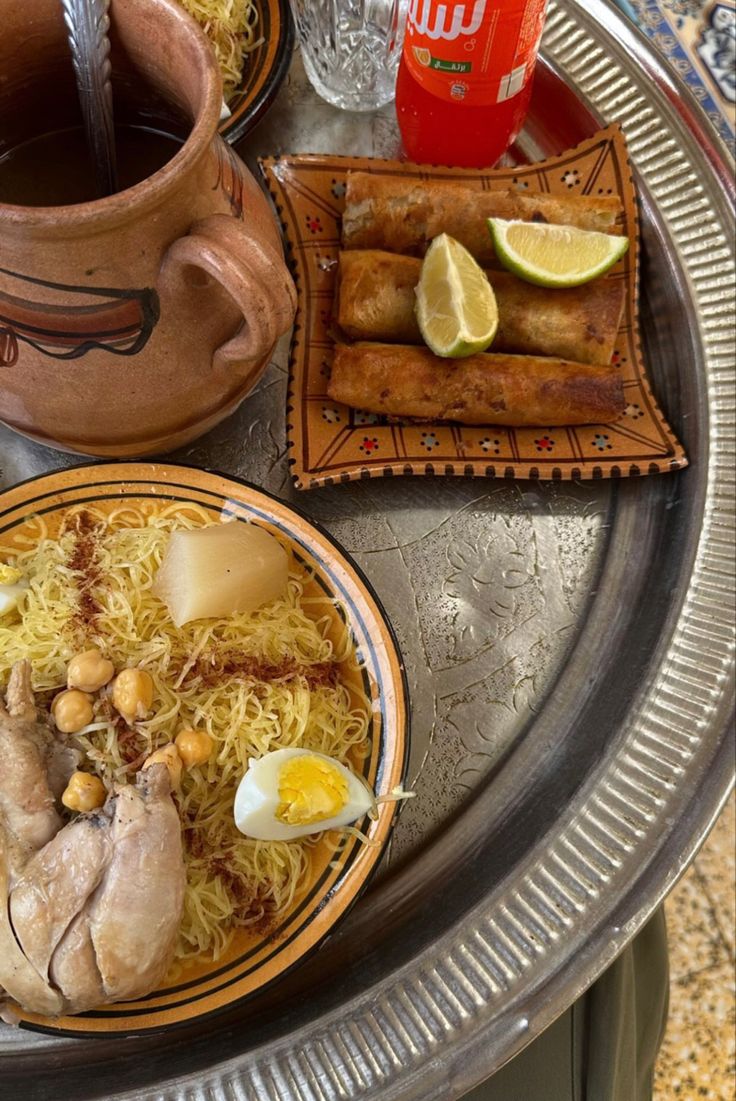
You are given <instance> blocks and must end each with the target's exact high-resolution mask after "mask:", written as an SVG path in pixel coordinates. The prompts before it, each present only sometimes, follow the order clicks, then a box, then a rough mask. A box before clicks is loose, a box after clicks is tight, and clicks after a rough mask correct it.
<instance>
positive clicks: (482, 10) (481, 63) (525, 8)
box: [404, 0, 546, 107]
mask: <svg viewBox="0 0 736 1101" xmlns="http://www.w3.org/2000/svg"><path fill="white" fill-rule="evenodd" d="M545 6H546V0H508V2H502V0H444V2H442V3H440V2H439V0H411V2H410V4H409V16H408V21H407V26H406V36H405V38H404V63H405V64H406V67H407V68H408V70H409V72H410V73H411V75H412V76H413V77H414V79H415V80H416V81H417V83H418V84H421V85H422V87H423V88H425V89H426V90H427V91H428V92H431V93H432V94H433V95H435V96H438V97H439V98H440V99H444V100H447V101H448V102H451V103H464V104H467V105H468V106H471V107H487V106H489V105H490V104H494V103H501V102H503V100H506V99H511V98H512V97H513V96H515V95H517V94H518V93H519V92H520V91H521V90H522V88H523V87H524V85H525V84H526V83H527V81H528V80H529V78H530V77H531V75H532V73H533V72H534V65H535V62H536V60H537V50H538V49H539V40H540V38H541V37H542V27H543V25H544V12H545Z"/></svg>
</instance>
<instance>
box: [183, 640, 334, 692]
mask: <svg viewBox="0 0 736 1101" xmlns="http://www.w3.org/2000/svg"><path fill="white" fill-rule="evenodd" d="M182 668H185V666H182ZM297 677H301V678H303V679H304V680H305V681H306V682H307V684H308V686H309V688H310V689H315V688H333V687H334V686H335V684H336V683H337V679H338V666H337V664H336V662H332V661H321V662H316V663H315V664H314V665H304V664H302V663H301V662H298V661H295V660H294V659H293V658H290V657H284V658H282V659H281V660H280V661H279V662H270V661H266V660H265V659H263V658H258V657H253V656H252V655H251V654H243V653H241V652H239V651H237V650H235V651H231V652H230V653H229V654H225V655H223V656H215V655H214V654H210V655H207V654H201V655H200V656H199V657H198V658H197V659H196V661H195V662H194V663H193V664H192V666H191V667H190V668H188V669H187V670H186V672H185V673H184V676H183V678H182V683H183V684H186V683H187V682H190V681H193V680H199V681H200V682H201V684H202V687H204V688H215V687H217V686H218V685H220V684H223V683H225V682H226V681H229V680H255V681H262V682H265V683H271V682H272V681H288V680H294V679H296V678H297Z"/></svg>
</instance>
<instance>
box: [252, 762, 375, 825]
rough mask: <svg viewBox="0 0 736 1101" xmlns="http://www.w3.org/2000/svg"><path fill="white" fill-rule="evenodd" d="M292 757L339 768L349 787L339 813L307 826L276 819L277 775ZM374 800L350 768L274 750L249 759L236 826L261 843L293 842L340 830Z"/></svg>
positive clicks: (367, 808) (364, 810)
mask: <svg viewBox="0 0 736 1101" xmlns="http://www.w3.org/2000/svg"><path fill="white" fill-rule="evenodd" d="M292 757H319V758H321V759H322V760H323V761H328V762H329V763H330V764H331V765H332V766H333V767H334V768H336V769H338V770H339V771H340V773H341V775H342V776H343V777H344V779H345V782H346V783H347V786H348V801H347V803H346V804H345V806H344V807H343V809H342V811H341V812H340V813H339V814H336V815H334V816H333V817H332V818H324V819H322V821H320V822H312V823H311V824H309V825H302V826H290V825H288V824H287V823H285V822H280V821H279V819H278V818H277V817H276V810H277V808H278V806H279V803H280V802H281V800H280V799H279V772H280V771H281V769H282V767H283V766H284V764H285V763H286V762H287V761H288V760H290V759H291V758H292ZM373 802H374V801H373V798H372V796H371V793H370V791H369V790H368V789H367V788H366V786H365V784H363V783H362V782H361V781H360V780H359V779H358V777H357V776H354V775H353V773H352V772H351V771H350V769H349V768H346V767H345V765H343V764H341V763H340V761H336V760H335V758H334V757H328V756H327V755H326V754H325V753H315V752H314V751H313V750H311V749H276V750H274V751H273V752H271V753H266V754H265V755H264V756H263V757H259V758H257V759H256V758H251V759H250V761H249V763H248V770H247V772H246V773H245V775H244V776H243V779H242V780H241V781H240V784H239V785H238V790H237V792H236V793H235V804H234V806H233V815H234V818H235V825H236V826H237V827H238V829H239V830H240V832H241V833H244V834H246V836H247V837H254V838H256V839H257V840H260V841H293V840H295V839H296V838H297V837H307V836H308V835H309V834H311V833H321V832H322V831H323V830H332V829H339V828H341V827H343V826H348V825H350V823H351V822H355V821H356V820H357V819H358V818H362V817H363V815H364V814H366V813H367V812H368V811H369V810H370V809H371V807H372V806H373Z"/></svg>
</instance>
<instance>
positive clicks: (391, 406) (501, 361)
mask: <svg viewBox="0 0 736 1101" xmlns="http://www.w3.org/2000/svg"><path fill="white" fill-rule="evenodd" d="M328 393H329V396H330V397H331V398H332V399H333V400H334V401H340V402H343V403H344V404H345V405H350V406H353V408H356V409H365V410H367V411H368V412H371V413H385V414H388V415H389V416H393V417H411V418H414V419H418V420H424V421H459V422H460V423H461V424H505V425H509V426H523V425H544V426H545V427H551V426H553V425H564V424H606V423H608V422H610V421H614V420H616V419H617V417H619V416H620V415H621V414H622V413H623V411H624V405H625V403H624V396H623V387H622V385H621V376H620V373H619V372H618V371H617V370H616V368H615V367H591V366H590V364H586V363H569V362H567V361H566V360H562V359H543V358H540V357H535V356H507V355H489V354H484V355H475V356H468V358H467V359H440V358H438V357H437V356H435V355H433V354H432V352H430V351H429V349H428V348H414V347H406V346H405V345H399V344H369V343H366V344H336V345H335V356H334V360H333V363H332V375H331V377H330V383H329V386H328Z"/></svg>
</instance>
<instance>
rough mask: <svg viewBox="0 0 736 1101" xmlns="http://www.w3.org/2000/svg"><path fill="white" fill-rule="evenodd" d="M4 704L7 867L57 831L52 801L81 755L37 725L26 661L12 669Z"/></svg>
mask: <svg viewBox="0 0 736 1101" xmlns="http://www.w3.org/2000/svg"><path fill="white" fill-rule="evenodd" d="M6 703H7V706H3V703H2V700H0V761H2V766H3V767H2V768H1V769H0V820H1V821H2V822H3V823H4V825H5V828H6V830H7V831H8V833H9V835H10V836H9V838H8V856H9V858H10V860H11V863H19V862H22V860H23V859H24V858H27V857H28V856H29V855H30V854H31V853H33V852H35V851H36V850H37V849H40V848H41V847H42V846H43V845H45V844H46V842H47V841H49V840H50V839H51V838H52V837H53V836H54V834H55V833H56V832H57V831H58V830H59V829H60V828H61V825H62V820H61V818H60V816H59V814H58V812H57V810H56V799H58V797H59V796H60V795H61V793H62V791H63V790H64V788H65V787H66V784H67V781H68V779H69V777H70V776H71V774H72V772H73V771H74V769H75V768H76V766H77V764H78V763H79V760H80V759H81V754H80V753H79V751H78V750H77V749H76V748H75V747H74V746H72V745H68V744H66V743H65V742H64V741H62V740H61V739H59V738H57V737H55V735H54V733H53V732H52V731H51V729H50V727H49V726H48V725H47V724H46V723H41V722H38V720H37V715H36V705H35V703H34V700H33V691H32V689H31V665H30V662H28V661H19V662H17V663H16V664H15V665H14V666H13V669H12V671H11V674H10V681H9V683H8V690H7V696H6Z"/></svg>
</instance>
